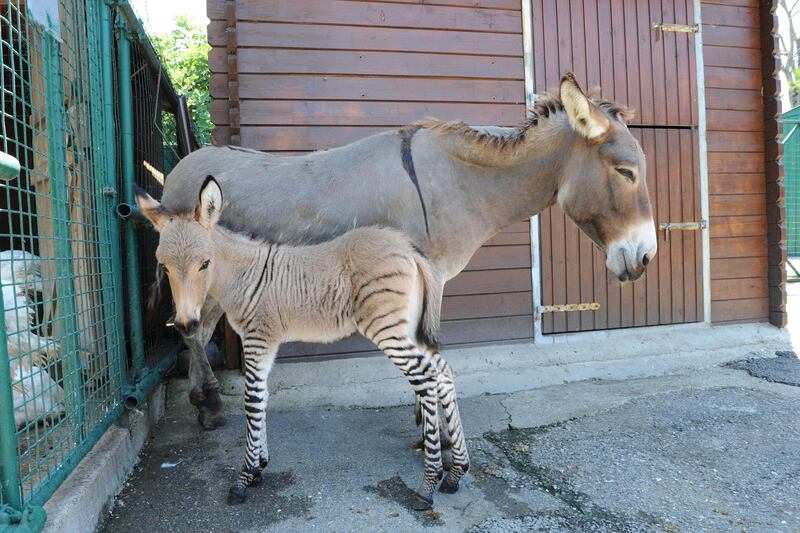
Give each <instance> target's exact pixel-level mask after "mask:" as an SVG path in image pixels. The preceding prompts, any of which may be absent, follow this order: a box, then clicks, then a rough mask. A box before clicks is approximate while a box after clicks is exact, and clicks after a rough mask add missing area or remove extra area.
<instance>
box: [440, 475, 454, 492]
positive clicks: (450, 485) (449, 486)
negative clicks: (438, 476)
mask: <svg viewBox="0 0 800 533" xmlns="http://www.w3.org/2000/svg"><path fill="white" fill-rule="evenodd" d="M439 492H444V493H445V494H453V493H454V492H458V481H456V482H452V481H450V476H447V477H445V478H444V481H442V484H441V485H439Z"/></svg>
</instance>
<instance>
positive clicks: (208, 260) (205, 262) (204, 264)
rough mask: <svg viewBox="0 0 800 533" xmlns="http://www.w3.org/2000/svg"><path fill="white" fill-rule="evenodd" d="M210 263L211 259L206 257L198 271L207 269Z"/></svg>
mask: <svg viewBox="0 0 800 533" xmlns="http://www.w3.org/2000/svg"><path fill="white" fill-rule="evenodd" d="M210 264H211V259H206V260H205V261H203V264H202V265H200V270H199V271H198V272H202V271H203V270H205V269H207V268H208V265H210Z"/></svg>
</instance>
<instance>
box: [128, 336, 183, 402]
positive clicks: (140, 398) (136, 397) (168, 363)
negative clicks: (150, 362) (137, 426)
mask: <svg viewBox="0 0 800 533" xmlns="http://www.w3.org/2000/svg"><path fill="white" fill-rule="evenodd" d="M178 349H179V348H178ZM178 349H175V350H173V351H172V352H171V353H169V354H168V355H166V356H164V357H162V358H161V360H160V361H159V362H158V364H157V365H156V366H155V367H154V368H152V369H147V371H146V373H145V374H144V375H143V376H142V378H141V379H140V380H139V381H137V382H136V383H135V384H133V385H132V386H131V387H130V388H129V389H128V391H127V392H126V393H125V399H124V402H125V408H126V409H136V408H137V407H139V406H140V405H142V404H144V403H145V402H146V401H147V396H148V395H149V394H150V392H151V391H152V390H153V388H155V386H156V385H158V384H159V383H160V382H161V378H163V377H164V375H165V374H166V373H167V372H168V371H169V370H170V369H171V368H172V367H173V365H174V364H175V360H176V359H177V357H178Z"/></svg>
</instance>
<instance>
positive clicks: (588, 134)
mask: <svg viewBox="0 0 800 533" xmlns="http://www.w3.org/2000/svg"><path fill="white" fill-rule="evenodd" d="M559 92H560V96H561V103H562V104H564V109H565V110H566V111H567V117H568V118H569V123H570V125H571V126H572V129H574V130H575V131H577V132H578V133H580V134H581V135H582V136H584V137H585V138H587V139H589V140H590V141H592V140H599V139H600V138H601V137H602V136H603V135H605V134H606V133H607V132H608V129H609V128H610V127H611V123H610V122H609V120H608V118H607V117H605V116H604V115H603V113H601V112H600V110H599V109H597V106H596V105H594V104H593V103H592V101H591V100H589V97H588V96H586V94H584V92H583V90H582V89H581V87H580V85H578V82H577V81H576V80H575V75H574V74H572V73H571V72H570V73H567V74H565V75H564V77H563V78H561V86H560V87H559Z"/></svg>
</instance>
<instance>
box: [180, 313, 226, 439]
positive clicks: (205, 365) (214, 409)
mask: <svg viewBox="0 0 800 533" xmlns="http://www.w3.org/2000/svg"><path fill="white" fill-rule="evenodd" d="M221 316H222V308H221V307H220V306H219V304H217V302H215V301H214V300H212V299H211V298H207V299H206V302H205V304H204V305H203V309H202V311H201V312H200V327H199V328H198V329H197V332H196V333H195V334H194V335H193V336H191V337H183V342H185V343H186V346H187V347H188V348H189V401H190V402H191V403H192V405H194V406H195V407H197V409H198V413H197V421H198V422H199V423H200V425H201V426H203V429H205V430H213V429H217V428H218V427H219V426H222V425H225V418H224V417H223V416H221V415H220V411H221V410H222V400H221V399H220V396H219V382H218V381H217V378H216V376H214V371H213V370H212V369H211V365H210V364H209V362H208V358H207V357H206V345H207V344H208V341H210V340H211V335H212V334H213V333H214V328H216V327H217V322H219V319H220V317H221Z"/></svg>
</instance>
